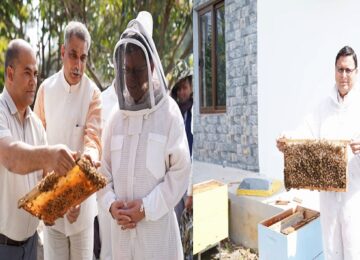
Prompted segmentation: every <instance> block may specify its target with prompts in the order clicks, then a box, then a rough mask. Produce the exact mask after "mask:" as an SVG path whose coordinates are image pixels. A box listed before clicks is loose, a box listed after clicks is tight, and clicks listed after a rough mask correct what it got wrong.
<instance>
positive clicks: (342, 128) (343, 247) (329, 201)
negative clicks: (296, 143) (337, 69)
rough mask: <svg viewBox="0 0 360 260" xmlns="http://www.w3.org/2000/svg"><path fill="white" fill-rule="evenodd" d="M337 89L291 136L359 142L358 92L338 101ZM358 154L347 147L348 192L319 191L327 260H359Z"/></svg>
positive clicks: (359, 182) (359, 95) (355, 90)
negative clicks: (294, 134)
mask: <svg viewBox="0 0 360 260" xmlns="http://www.w3.org/2000/svg"><path fill="white" fill-rule="evenodd" d="M339 100H340V98H339V96H338V91H337V88H336V86H335V87H334V88H333V89H332V91H331V94H330V96H329V97H327V98H326V99H325V100H324V101H323V102H322V103H321V104H320V105H319V107H318V108H317V110H316V111H315V112H314V113H313V114H312V115H310V116H309V117H308V118H307V119H306V120H305V124H304V125H302V126H301V127H300V128H299V129H298V130H297V131H296V135H297V136H293V137H302V138H303V137H306V138H315V139H342V140H351V139H353V140H359V139H360V91H359V89H358V87H356V86H354V88H353V89H352V90H351V91H350V92H349V93H348V94H347V95H346V96H345V98H344V100H343V101H339ZM359 156H360V155H354V154H353V153H352V151H351V149H350V147H349V148H348V174H349V175H348V176H349V177H348V178H349V179H348V180H349V181H348V191H347V192H320V214H321V215H320V216H321V224H322V233H323V244H324V255H325V259H327V260H355V259H360V247H359V244H360V232H359V230H360V221H359V219H360V210H359V208H358V207H359V205H360V157H359Z"/></svg>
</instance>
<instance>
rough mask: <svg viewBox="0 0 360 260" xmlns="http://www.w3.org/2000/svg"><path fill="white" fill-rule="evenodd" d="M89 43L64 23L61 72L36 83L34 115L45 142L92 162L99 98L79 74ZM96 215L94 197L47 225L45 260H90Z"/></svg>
mask: <svg viewBox="0 0 360 260" xmlns="http://www.w3.org/2000/svg"><path fill="white" fill-rule="evenodd" d="M90 41H91V39H90V35H89V32H88V31H87V29H86V27H85V26H84V25H83V24H81V23H79V22H70V23H69V24H68V25H67V27H66V28H65V41H64V45H63V46H62V47H61V54H62V60H63V68H62V69H61V70H60V71H59V72H57V73H56V74H54V75H53V76H51V77H50V78H48V79H46V80H45V81H44V82H43V83H42V84H41V86H40V88H39V91H38V96H37V98H36V102H35V107H34V111H35V112H36V113H37V114H38V115H39V117H40V119H41V120H42V122H43V125H44V127H45V129H46V133H47V138H48V142H49V144H58V143H62V144H66V145H68V146H69V147H70V148H71V149H72V150H74V151H77V152H79V153H83V154H87V155H89V156H90V157H91V159H92V161H94V162H96V161H98V160H99V158H100V151H101V147H100V136H101V99H100V91H99V89H98V88H97V87H96V85H95V84H94V82H93V81H92V80H90V79H89V78H88V76H87V75H86V74H85V73H84V70H85V65H86V58H87V54H88V50H89V48H90ZM96 214H97V205H96V196H95V194H94V195H92V196H90V197H89V198H88V199H87V200H85V201H84V202H83V203H81V205H80V206H79V207H76V208H74V209H71V210H70V211H69V212H68V213H67V214H66V216H64V218H60V219H58V220H57V221H56V222H55V225H54V226H52V227H47V228H46V229H45V232H44V256H45V259H51V260H53V259H76V260H78V259H92V257H93V240H94V234H93V225H94V218H95V216H96Z"/></svg>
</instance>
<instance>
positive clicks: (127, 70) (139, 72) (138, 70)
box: [122, 65, 147, 76]
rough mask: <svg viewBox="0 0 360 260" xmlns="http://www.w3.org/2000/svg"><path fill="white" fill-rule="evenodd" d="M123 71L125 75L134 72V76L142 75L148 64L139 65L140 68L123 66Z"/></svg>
mask: <svg viewBox="0 0 360 260" xmlns="http://www.w3.org/2000/svg"><path fill="white" fill-rule="evenodd" d="M122 71H123V73H124V74H125V75H130V74H133V75H134V76H140V75H142V74H143V73H144V72H145V71H147V65H144V66H142V67H139V68H133V69H130V68H126V67H123V68H122Z"/></svg>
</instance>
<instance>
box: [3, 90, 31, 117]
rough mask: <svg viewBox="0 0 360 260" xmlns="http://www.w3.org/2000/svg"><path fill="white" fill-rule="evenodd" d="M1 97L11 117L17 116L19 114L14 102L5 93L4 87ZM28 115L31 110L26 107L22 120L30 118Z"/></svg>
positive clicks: (6, 92) (7, 93)
mask: <svg viewBox="0 0 360 260" xmlns="http://www.w3.org/2000/svg"><path fill="white" fill-rule="evenodd" d="M3 97H4V100H5V102H6V105H7V107H8V109H9V111H10V114H12V115H16V114H18V113H19V112H18V110H17V107H16V105H15V102H14V100H13V99H12V97H11V96H10V94H9V92H8V91H7V89H6V87H5V88H4V90H3ZM30 113H31V109H30V107H27V108H26V111H25V117H24V118H25V119H28V118H29V117H30Z"/></svg>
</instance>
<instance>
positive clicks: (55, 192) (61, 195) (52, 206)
mask: <svg viewBox="0 0 360 260" xmlns="http://www.w3.org/2000/svg"><path fill="white" fill-rule="evenodd" d="M76 164H77V165H76V166H75V167H74V168H73V169H72V170H70V171H69V172H68V173H67V174H66V175H64V176H58V175H56V174H55V173H54V172H52V173H50V174H49V175H47V176H46V177H45V178H43V179H42V181H41V182H40V183H39V184H38V185H37V186H36V187H35V188H34V189H32V190H31V191H30V192H29V193H28V194H26V195H25V196H24V197H23V198H21V199H20V200H19V201H18V207H19V208H23V209H25V210H26V211H28V212H29V213H31V214H32V215H34V216H36V217H38V218H39V219H41V220H43V221H44V223H45V224H46V225H53V224H54V223H55V220H56V219H58V218H60V217H63V216H64V214H65V213H66V212H67V211H68V210H69V209H70V208H71V207H74V206H76V205H79V204H80V203H81V202H83V201H84V200H85V199H87V198H88V197H89V196H90V195H91V194H93V193H94V192H96V191H98V190H99V189H101V188H103V187H105V185H106V179H105V177H103V176H102V175H101V174H99V173H97V172H96V168H95V167H93V166H92V164H91V163H90V161H89V160H88V159H86V158H85V157H82V158H80V159H79V160H78V161H77V162H76Z"/></svg>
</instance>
